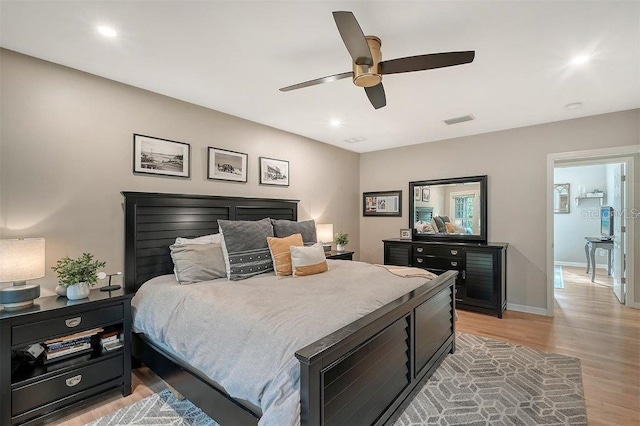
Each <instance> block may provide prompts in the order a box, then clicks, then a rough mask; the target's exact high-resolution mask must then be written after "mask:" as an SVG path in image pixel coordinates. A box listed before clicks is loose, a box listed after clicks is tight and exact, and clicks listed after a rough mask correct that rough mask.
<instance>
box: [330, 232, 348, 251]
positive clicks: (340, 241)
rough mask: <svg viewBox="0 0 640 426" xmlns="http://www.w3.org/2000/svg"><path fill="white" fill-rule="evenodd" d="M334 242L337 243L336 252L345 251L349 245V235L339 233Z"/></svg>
mask: <svg viewBox="0 0 640 426" xmlns="http://www.w3.org/2000/svg"><path fill="white" fill-rule="evenodd" d="M334 241H335V242H336V250H338V251H344V246H346V245H347V244H349V234H347V233H345V232H338V233H337V234H336V235H335V237H334Z"/></svg>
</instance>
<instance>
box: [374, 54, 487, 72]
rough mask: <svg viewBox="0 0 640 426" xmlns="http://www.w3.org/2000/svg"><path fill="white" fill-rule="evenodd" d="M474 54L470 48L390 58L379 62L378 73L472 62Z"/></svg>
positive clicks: (427, 68)
mask: <svg viewBox="0 0 640 426" xmlns="http://www.w3.org/2000/svg"><path fill="white" fill-rule="evenodd" d="M475 56H476V52H475V51H473V50H470V51H467V52H447V53H431V54H428V55H418V56H409V57H406V58H398V59H392V60H390V61H382V62H380V74H397V73H401V72H413V71H423V70H430V69H434V68H444V67H452V66H454V65H462V64H468V63H470V62H473V58H474V57H475Z"/></svg>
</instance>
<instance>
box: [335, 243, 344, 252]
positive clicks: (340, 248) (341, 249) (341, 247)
mask: <svg viewBox="0 0 640 426" xmlns="http://www.w3.org/2000/svg"><path fill="white" fill-rule="evenodd" d="M336 250H338V251H344V245H343V244H336Z"/></svg>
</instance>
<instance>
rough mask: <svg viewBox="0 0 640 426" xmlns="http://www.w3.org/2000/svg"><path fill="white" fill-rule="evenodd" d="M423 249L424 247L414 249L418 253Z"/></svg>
mask: <svg viewBox="0 0 640 426" xmlns="http://www.w3.org/2000/svg"><path fill="white" fill-rule="evenodd" d="M423 250H424V249H423V248H422V247H417V248H416V251H417V252H418V253H422V252H423Z"/></svg>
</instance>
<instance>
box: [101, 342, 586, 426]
mask: <svg viewBox="0 0 640 426" xmlns="http://www.w3.org/2000/svg"><path fill="white" fill-rule="evenodd" d="M216 424H217V423H215V422H214V421H213V420H211V419H210V418H209V417H208V416H207V415H206V414H204V413H203V412H202V411H200V409H198V408H196V407H195V406H194V405H193V404H191V403H190V402H189V401H187V400H184V401H179V400H177V399H176V398H175V397H174V396H173V395H172V394H171V392H169V391H168V390H165V391H162V392H160V393H159V394H156V395H153V396H150V397H148V398H146V399H143V400H142V401H139V402H136V403H135V404H132V405H130V406H128V407H125V408H123V409H120V410H119V411H117V412H115V413H113V414H110V415H108V416H105V417H103V418H101V419H99V420H97V421H95V422H94V423H91V425H92V426H94V425H95V426H124V425H146V426H149V425H175V426H182V425H194V426H215V425H216ZM540 424H545V425H586V424H587V415H586V410H585V405H584V397H583V391H582V374H581V370H580V360H578V359H577V358H571V357H567V356H564V355H558V354H554V353H548V352H541V351H538V350H535V349H531V348H526V347H523V346H515V345H511V344H509V343H503V342H498V341H496V340H493V339H488V338H484V337H479V336H475V335H472V334H466V333H458V335H457V350H456V353H455V354H454V355H449V356H448V357H447V359H446V360H445V361H444V362H443V363H442V365H441V366H440V367H439V368H438V370H437V371H436V373H435V374H434V375H433V377H431V379H429V381H428V382H427V384H426V385H425V386H424V387H423V388H422V390H421V391H420V392H419V393H418V395H416V397H415V399H414V400H413V401H412V402H411V404H410V405H409V406H408V407H407V409H406V410H405V411H404V413H403V414H402V415H401V416H400V418H399V419H398V420H397V422H396V424H395V426H409V425H439V426H445V425H492V426H493V425H540Z"/></svg>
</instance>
